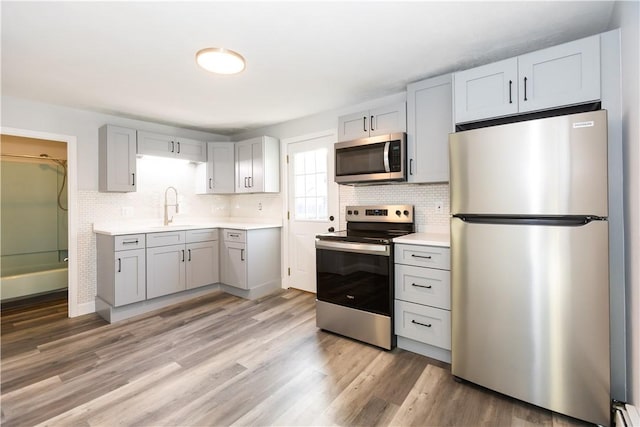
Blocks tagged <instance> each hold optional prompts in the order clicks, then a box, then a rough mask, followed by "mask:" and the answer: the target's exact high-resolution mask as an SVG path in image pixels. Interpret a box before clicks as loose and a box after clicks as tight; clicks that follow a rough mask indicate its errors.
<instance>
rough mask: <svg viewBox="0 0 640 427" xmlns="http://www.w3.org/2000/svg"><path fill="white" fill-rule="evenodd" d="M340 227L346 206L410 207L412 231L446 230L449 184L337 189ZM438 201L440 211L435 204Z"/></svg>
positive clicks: (447, 224)
mask: <svg viewBox="0 0 640 427" xmlns="http://www.w3.org/2000/svg"><path fill="white" fill-rule="evenodd" d="M339 191H340V227H341V228H342V229H344V228H345V227H346V221H345V209H346V207H347V206H349V205H379V204H383V205H404V204H409V205H414V212H415V224H416V231H418V232H424V231H431V230H437V229H445V230H446V229H448V228H449V184H447V183H443V184H392V185H371V186H349V185H341V186H340V190H339ZM439 202H442V205H443V206H442V210H441V211H440V212H438V211H437V210H436V204H437V203H439Z"/></svg>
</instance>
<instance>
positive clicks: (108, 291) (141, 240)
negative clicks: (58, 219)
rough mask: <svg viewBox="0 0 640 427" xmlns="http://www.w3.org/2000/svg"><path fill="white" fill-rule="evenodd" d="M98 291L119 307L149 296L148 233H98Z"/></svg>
mask: <svg viewBox="0 0 640 427" xmlns="http://www.w3.org/2000/svg"><path fill="white" fill-rule="evenodd" d="M96 245H97V251H98V262H97V279H98V281H97V295H98V297H100V298H101V299H102V300H104V301H105V302H107V303H108V304H110V305H112V306H113V307H119V306H123V305H127V304H132V303H134V302H138V301H144V300H145V299H146V298H147V296H146V264H145V249H144V247H145V235H144V234H131V235H124V236H105V235H102V234H98V235H96Z"/></svg>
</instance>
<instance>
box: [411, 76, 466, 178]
mask: <svg viewBox="0 0 640 427" xmlns="http://www.w3.org/2000/svg"><path fill="white" fill-rule="evenodd" d="M451 81H452V78H451V74H447V75H446V76H441V77H435V78H432V79H428V80H424V81H421V82H417V83H413V84H410V85H409V86H408V87H407V110H408V113H409V114H408V117H407V125H408V132H407V159H408V160H407V162H408V165H407V169H408V174H407V180H408V181H409V182H415V183H418V182H446V181H449V133H451V132H453V131H454V129H453V128H454V126H453V117H452V116H453V111H452V99H451V98H452V96H453V95H452V87H451Z"/></svg>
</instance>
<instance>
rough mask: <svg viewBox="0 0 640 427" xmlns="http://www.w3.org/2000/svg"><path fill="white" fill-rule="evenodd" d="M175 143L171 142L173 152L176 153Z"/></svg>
mask: <svg viewBox="0 0 640 427" xmlns="http://www.w3.org/2000/svg"><path fill="white" fill-rule="evenodd" d="M174 150H175V142H173V141H171V152H172V153H174V152H175V151H174Z"/></svg>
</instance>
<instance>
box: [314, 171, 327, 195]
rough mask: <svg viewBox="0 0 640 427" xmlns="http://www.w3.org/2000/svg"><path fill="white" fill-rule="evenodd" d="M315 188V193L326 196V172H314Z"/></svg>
mask: <svg viewBox="0 0 640 427" xmlns="http://www.w3.org/2000/svg"><path fill="white" fill-rule="evenodd" d="M316 188H317V189H318V191H317V192H316V194H317V195H318V196H325V197H326V196H327V174H326V173H319V174H316Z"/></svg>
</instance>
